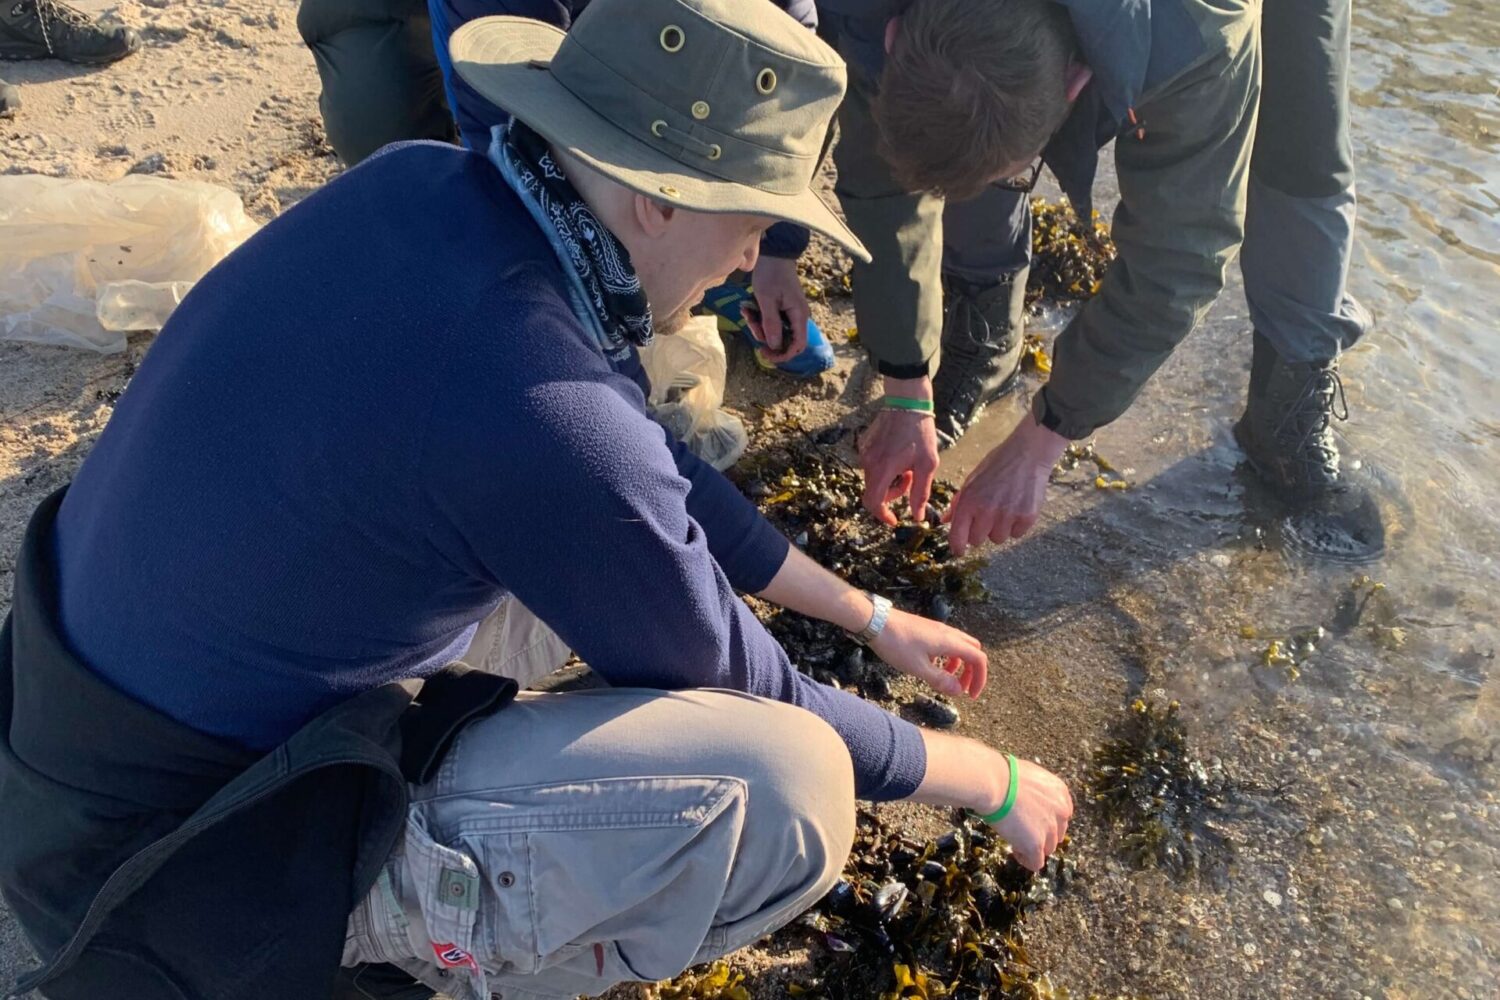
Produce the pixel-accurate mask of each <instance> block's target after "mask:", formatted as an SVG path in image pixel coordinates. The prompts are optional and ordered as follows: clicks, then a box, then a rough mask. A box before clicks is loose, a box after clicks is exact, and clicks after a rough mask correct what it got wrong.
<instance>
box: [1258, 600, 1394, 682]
mask: <svg viewBox="0 0 1500 1000" xmlns="http://www.w3.org/2000/svg"><path fill="white" fill-rule="evenodd" d="M1416 624H1418V621H1416V620H1412V619H1408V618H1405V617H1403V616H1402V615H1401V614H1400V613H1399V612H1398V611H1397V609H1396V604H1395V601H1394V600H1393V599H1392V598H1391V593H1390V591H1389V590H1388V589H1387V588H1386V585H1385V584H1383V583H1378V582H1376V581H1374V580H1371V579H1370V578H1369V577H1368V576H1365V575H1363V574H1361V575H1360V576H1357V577H1355V578H1354V580H1353V581H1352V582H1351V583H1350V584H1349V586H1348V587H1347V588H1346V589H1345V590H1343V591H1342V592H1341V593H1340V594H1339V596H1338V598H1337V599H1336V600H1335V601H1334V606H1333V611H1332V613H1331V614H1330V615H1329V617H1328V619H1327V620H1326V622H1325V623H1324V624H1322V625H1302V626H1299V627H1297V628H1294V629H1292V630H1291V631H1290V632H1267V631H1264V630H1261V629H1257V628H1256V627H1254V626H1252V625H1243V626H1241V627H1240V638H1241V639H1254V640H1257V641H1261V640H1264V641H1265V642H1266V645H1265V646H1264V647H1262V648H1261V649H1260V653H1259V656H1258V659H1257V663H1258V665H1259V666H1262V667H1274V668H1279V669H1281V670H1284V671H1285V672H1286V676H1287V679H1288V680H1293V681H1295V680H1296V679H1297V678H1299V677H1300V676H1301V675H1302V667H1303V666H1304V665H1305V664H1306V663H1307V662H1308V661H1309V660H1311V659H1312V658H1313V656H1314V654H1316V653H1317V652H1318V649H1319V647H1321V646H1322V645H1323V642H1324V640H1325V639H1327V638H1328V637H1329V636H1330V635H1332V636H1334V637H1338V638H1343V637H1345V636H1348V635H1350V634H1351V633H1353V632H1355V631H1356V630H1358V629H1363V630H1364V632H1365V633H1366V634H1367V635H1368V636H1369V637H1370V641H1371V642H1373V643H1374V644H1375V645H1376V646H1378V647H1380V648H1381V649H1385V650H1392V651H1394V650H1397V649H1400V648H1402V647H1403V646H1405V645H1406V642H1407V640H1408V639H1409V638H1410V636H1411V631H1410V629H1411V627H1412V626H1413V625H1416Z"/></svg>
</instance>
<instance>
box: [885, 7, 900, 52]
mask: <svg viewBox="0 0 1500 1000" xmlns="http://www.w3.org/2000/svg"><path fill="white" fill-rule="evenodd" d="M899 34H901V15H900V14H897V15H896V16H895V17H893V18H891V19H890V20H889V21H887V22H885V54H886V55H890V54H891V51H892V50H893V49H895V47H896V36H897V35H899Z"/></svg>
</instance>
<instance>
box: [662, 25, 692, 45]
mask: <svg viewBox="0 0 1500 1000" xmlns="http://www.w3.org/2000/svg"><path fill="white" fill-rule="evenodd" d="M686 41H687V36H686V35H684V34H683V33H682V29H681V28H679V27H677V25H675V24H669V25H667V26H666V27H665V28H663V29H661V47H662V48H664V49H666V50H667V51H668V52H680V51H681V50H682V46H683V44H684V43H685V42H686Z"/></svg>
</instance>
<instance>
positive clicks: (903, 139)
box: [872, 0, 1076, 199]
mask: <svg viewBox="0 0 1500 1000" xmlns="http://www.w3.org/2000/svg"><path fill="white" fill-rule="evenodd" d="M1075 51H1076V42H1075V40H1074V36H1073V29H1072V25H1071V23H1070V22H1069V21H1068V16H1067V13H1066V11H1064V10H1063V8H1062V7H1060V6H1058V5H1057V4H1055V3H1053V2H1051V0H915V2H914V3H913V4H912V5H911V6H910V7H909V8H908V9H907V11H906V13H905V14H904V15H902V18H901V26H900V30H899V31H898V32H897V37H896V40H895V44H894V45H893V46H892V49H891V51H890V52H889V53H888V54H887V56H886V62H885V71H884V73H883V74H882V75H881V78H880V88H879V92H878V93H877V94H876V97H875V101H874V105H873V107H872V112H873V114H874V118H875V124H876V127H877V129H878V130H879V133H880V148H881V152H882V153H883V154H884V155H885V157H886V160H887V162H888V163H889V164H890V166H891V168H892V171H893V172H894V174H895V176H896V179H897V180H898V181H900V182H901V183H902V184H904V185H906V187H907V189H908V190H912V191H934V192H937V193H939V194H942V195H944V196H946V197H948V198H953V199H964V198H972V197H974V196H976V195H978V194H979V193H980V192H981V191H982V190H984V188H985V186H986V185H987V184H989V183H990V182H991V181H993V180H994V179H995V175H996V172H997V171H999V170H1000V169H1001V168H1002V167H1004V166H1006V165H1010V164H1016V163H1023V162H1025V163H1029V162H1030V161H1031V160H1032V159H1034V158H1035V157H1036V156H1037V155H1038V154H1040V153H1041V151H1042V148H1043V147H1045V146H1046V145H1047V140H1048V139H1050V138H1051V136H1052V133H1053V132H1055V131H1057V129H1058V128H1059V127H1061V125H1062V123H1063V119H1065V118H1066V117H1067V115H1068V97H1067V84H1066V81H1065V76H1066V74H1067V67H1068V62H1069V60H1070V59H1071V58H1072V57H1073V53H1074V52H1075Z"/></svg>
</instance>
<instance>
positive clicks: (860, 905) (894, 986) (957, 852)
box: [787, 811, 1074, 1000]
mask: <svg viewBox="0 0 1500 1000" xmlns="http://www.w3.org/2000/svg"><path fill="white" fill-rule="evenodd" d="M1073 876H1074V863H1073V861H1072V860H1071V859H1070V858H1069V857H1067V854H1066V851H1060V852H1058V853H1057V854H1055V855H1053V857H1052V859H1051V860H1050V861H1048V863H1047V867H1046V868H1044V869H1043V870H1042V872H1041V873H1040V874H1037V875H1033V874H1032V873H1030V872H1028V871H1027V870H1026V869H1024V868H1022V867H1021V866H1020V865H1019V864H1017V863H1016V861H1015V859H1014V858H1011V857H1010V856H1009V855H1008V853H1007V851H1006V848H1005V844H1004V842H1003V841H1002V840H1000V838H999V837H997V836H996V835H995V833H994V832H993V831H992V830H991V829H990V828H989V827H988V826H986V825H985V824H983V823H981V822H978V821H976V820H973V819H970V818H964V819H962V820H960V821H959V825H958V826H957V827H956V828H955V829H953V830H951V831H949V832H948V833H945V834H944V835H942V836H941V837H938V838H936V839H934V840H929V841H927V842H926V843H925V844H924V843H918V842H915V841H913V840H910V839H908V838H907V837H905V836H903V835H901V834H900V833H898V832H896V831H894V830H892V829H891V828H890V827H888V826H887V825H886V824H885V823H883V822H882V821H881V820H880V819H879V818H878V817H877V816H875V815H873V814H872V813H869V812H864V811H862V812H861V814H860V817H859V826H858V830H857V832H856V834H855V841H854V850H853V851H852V852H851V853H850V857H849V862H848V865H847V866H846V867H845V869H844V877H843V879H841V880H840V881H839V882H838V883H836V884H835V885H834V887H833V889H832V890H830V891H829V893H828V895H827V896H826V897H824V899H823V901H822V902H821V903H819V904H818V906H817V907H816V908H815V909H814V910H812V911H811V912H809V913H808V914H806V915H804V916H803V917H802V918H801V919H800V920H799V921H798V922H797V924H794V925H793V928H791V929H790V930H795V929H798V928H800V929H801V930H802V931H804V932H806V933H809V934H811V935H812V936H813V937H814V938H815V939H816V940H817V942H819V943H820V944H821V948H819V949H818V950H817V953H816V954H815V957H814V973H813V975H812V976H811V977H810V978H808V979H806V980H803V981H801V982H797V983H793V984H791V985H790V986H789V987H788V991H787V992H788V993H789V994H790V995H791V996H794V997H804V998H807V1000H874V998H879V1000H907V998H920V1000H929V998H936V997H951V998H954V1000H1021V998H1025V1000H1051V998H1064V997H1066V992H1065V991H1063V990H1060V989H1058V988H1055V987H1054V986H1053V985H1052V983H1051V981H1050V980H1049V978H1048V977H1047V975H1046V973H1044V972H1041V971H1039V970H1038V969H1037V968H1036V967H1035V966H1034V965H1033V964H1032V962H1031V961H1030V959H1029V958H1028V957H1027V955H1026V950H1025V946H1024V944H1023V939H1024V934H1023V931H1022V928H1021V925H1020V921H1021V918H1022V917H1023V916H1024V915H1025V914H1026V913H1027V912H1028V911H1030V910H1032V909H1033V908H1035V907H1036V906H1039V905H1041V904H1042V903H1045V902H1047V901H1049V900H1051V899H1052V898H1053V897H1054V895H1055V894H1056V893H1057V892H1059V891H1061V890H1062V889H1064V888H1065V887H1066V885H1067V884H1068V883H1069V882H1070V881H1071V880H1072V878H1073Z"/></svg>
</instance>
